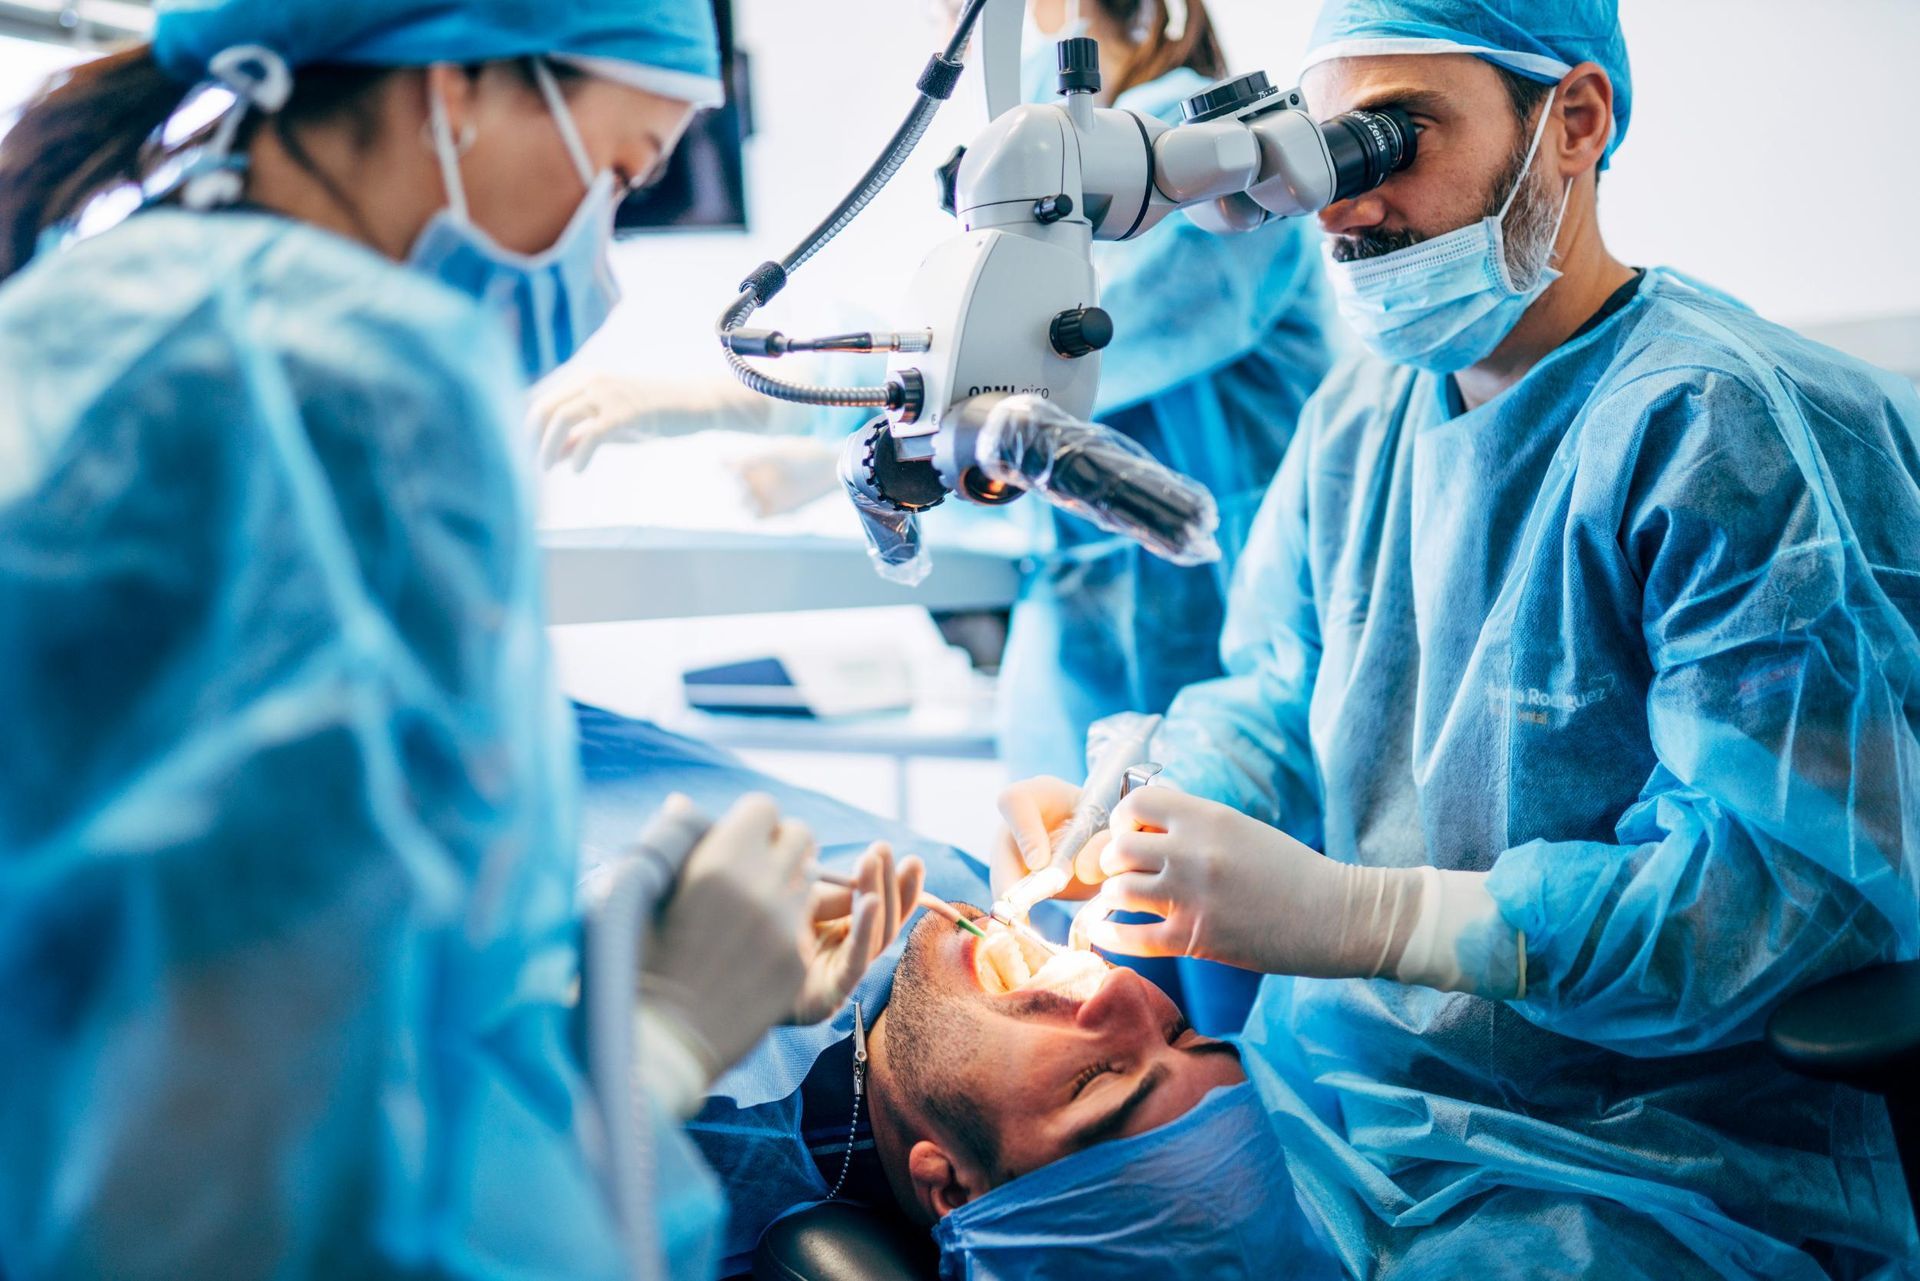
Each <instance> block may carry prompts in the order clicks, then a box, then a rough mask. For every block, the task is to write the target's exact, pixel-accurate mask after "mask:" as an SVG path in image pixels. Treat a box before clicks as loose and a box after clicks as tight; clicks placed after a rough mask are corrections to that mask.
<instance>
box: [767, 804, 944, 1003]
mask: <svg viewBox="0 0 1920 1281" xmlns="http://www.w3.org/2000/svg"><path fill="white" fill-rule="evenodd" d="M926 874H927V869H926V865H925V864H923V863H922V862H921V861H920V860H919V859H917V858H913V857H908V858H903V859H901V860H900V861H899V862H898V863H895V862H894V859H893V847H892V846H890V845H888V844H887V843H886V842H884V841H879V842H875V843H874V844H873V845H872V846H871V847H870V848H868V850H867V852H866V853H865V854H862V855H861V856H860V861H859V862H858V863H857V864H855V865H854V870H853V880H854V888H853V889H850V890H849V889H843V888H841V887H840V886H837V885H816V886H814V887H813V898H812V903H811V911H810V912H809V914H808V921H807V924H806V925H805V927H804V928H802V930H801V932H800V955H801V957H802V959H803V960H804V962H805V964H806V969H807V978H806V982H805V983H804V984H803V985H802V986H801V988H800V999H799V1000H798V1001H796V1002H795V1003H794V1007H793V1021H794V1022H795V1023H818V1022H820V1021H821V1020H822V1019H826V1018H831V1017H832V1016H833V1013H834V1011H835V1010H838V1009H839V1008H840V1003H841V1002H842V1001H845V1000H846V999H847V997H849V996H851V995H852V994H853V989H854V987H855V986H856V985H857V984H858V983H859V982H860V979H861V977H862V976H863V975H865V974H866V972H867V967H868V966H870V965H872V964H873V963H874V961H875V960H877V959H878V958H879V956H880V954H881V953H882V952H884V951H886V950H887V948H888V946H889V945H891V944H892V942H893V939H894V936H895V935H897V934H898V933H900V926H901V924H902V923H904V922H905V921H906V919H907V918H908V917H909V916H912V915H913V909H914V905H915V903H916V901H917V900H918V899H919V897H920V887H921V885H922V883H923V882H924V881H925V880H926Z"/></svg>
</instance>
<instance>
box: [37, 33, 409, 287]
mask: <svg viewBox="0 0 1920 1281" xmlns="http://www.w3.org/2000/svg"><path fill="white" fill-rule="evenodd" d="M392 74H393V70H392V69H391V68H388V67H358V66H312V67H302V68H301V69H300V73H299V75H297V76H296V77H295V78H294V89H293V96H292V98H291V99H289V101H288V102H287V105H286V107H285V108H284V109H283V110H281V111H280V112H279V113H278V114H276V115H274V116H273V117H272V124H273V129H274V133H275V135H276V136H277V137H278V139H279V141H280V143H281V145H282V146H283V147H285V148H286V150H287V153H288V154H289V155H291V156H292V157H293V159H294V161H295V162H296V163H298V164H299V165H300V166H301V167H302V168H304V169H305V170H307V172H308V173H310V174H312V175H313V176H314V177H315V178H316V179H317V180H318V181H319V182H320V183H321V185H322V186H323V187H325V188H326V189H327V191H328V192H329V193H330V194H331V195H332V197H333V198H334V199H335V200H336V201H338V202H340V203H341V204H342V205H343V206H344V207H346V208H347V210H348V212H349V213H354V212H355V211H354V210H353V208H352V206H351V203H350V202H348V201H347V200H346V197H345V193H343V192H341V191H340V190H339V189H338V188H337V187H336V185H335V184H334V183H333V182H332V180H331V179H329V178H328V177H327V176H326V175H325V174H323V173H321V172H320V171H319V170H318V169H317V168H316V167H315V166H314V165H313V163H312V161H311V160H310V159H309V157H308V155H307V152H306V148H304V147H303V146H301V145H300V141H299V138H298V136H297V134H296V130H297V129H298V128H299V127H300V126H302V125H306V124H313V123H319V122H321V121H325V120H332V119H336V118H339V117H341V116H343V115H344V116H347V117H349V118H350V119H351V121H352V123H353V125H354V128H355V141H356V143H357V145H360V146H363V147H364V146H366V145H367V144H368V143H370V142H371V141H372V138H373V135H374V133H375V131H376V128H377V118H376V112H375V106H374V101H373V90H374V89H375V88H377V87H378V86H379V85H380V84H382V83H384V82H385V81H386V79H387V78H388V77H389V76H391V75H392ZM193 92H194V86H192V85H183V84H181V83H180V82H179V81H178V80H176V79H174V78H173V77H172V76H170V75H168V74H167V73H166V72H165V71H162V70H161V69H160V64H159V63H158V62H156V61H155V60H154V57H153V47H152V46H151V45H137V46H135V47H133V48H131V49H127V50H125V51H123V52H120V53H113V54H108V55H107V56H106V57H103V58H97V59H95V60H94V61H92V62H86V63H82V64H81V65H79V66H77V67H74V68H72V69H71V70H68V71H66V72H63V73H61V74H60V75H58V76H56V77H54V78H53V79H52V80H50V81H48V82H47V84H46V85H45V86H44V87H43V88H42V89H41V90H40V92H39V94H38V95H37V96H35V98H34V99H33V101H32V102H30V103H28V104H27V107H26V110H25V111H23V112H22V113H21V115H20V119H19V121H18V122H17V123H15V125H14V126H13V128H12V129H11V130H10V131H9V132H8V133H7V135H6V137H5V138H4V139H3V140H0V280H5V279H6V278H7V277H9V276H11V275H13V274H14V273H15V272H17V271H19V270H20V269H21V268H22V267H25V266H26V265H27V263H28V262H29V261H30V260H31V259H32V258H33V255H34V252H35V250H36V249H38V247H39V244H40V239H41V236H42V235H43V234H44V233H45V232H46V231H47V230H48V229H49V228H51V227H59V226H63V225H66V224H68V223H71V222H72V221H73V220H75V219H76V218H78V217H79V216H80V214H81V213H82V212H83V211H84V210H85V209H86V207H87V206H88V205H89V204H90V203H92V201H93V200H94V199H95V198H96V197H98V196H101V195H103V194H105V193H106V192H109V191H112V190H115V189H116V188H120V187H126V186H139V185H141V184H143V183H145V182H146V180H147V179H148V178H149V177H151V176H152V175H153V174H154V173H155V172H156V171H158V170H159V169H160V168H161V167H162V166H164V165H166V164H167V163H168V162H170V161H172V160H175V159H177V158H178V157H180V156H181V155H183V154H184V153H186V152H189V151H192V150H193V149H194V148H196V147H198V146H200V145H201V144H202V143H203V142H204V141H205V139H206V136H207V134H208V132H209V130H206V129H203V130H201V131H199V132H198V133H195V134H194V135H192V136H191V137H186V138H178V139H173V140H170V141H169V140H166V139H163V138H162V136H161V134H162V131H163V129H164V127H165V125H166V123H167V122H168V121H169V120H171V119H172V118H173V116H174V114H175V113H176V112H178V111H179V110H180V108H181V107H182V106H183V105H184V104H185V103H186V100H187V98H188V97H189V96H191V95H192V94H193ZM260 123H261V117H260V116H259V115H258V114H257V113H255V114H250V115H249V116H248V119H247V122H246V127H245V128H243V129H242V131H241V134H240V137H239V139H238V140H237V142H236V148H237V150H239V151H244V150H245V148H246V146H247V144H248V142H249V141H250V140H251V138H252V135H253V132H254V130H255V129H257V128H258V127H259V125H260ZM356 216H357V214H356Z"/></svg>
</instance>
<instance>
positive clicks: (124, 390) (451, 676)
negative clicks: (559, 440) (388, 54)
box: [0, 210, 671, 1278]
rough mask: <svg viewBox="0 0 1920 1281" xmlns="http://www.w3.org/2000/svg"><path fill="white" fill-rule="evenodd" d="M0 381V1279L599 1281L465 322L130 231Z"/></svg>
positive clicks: (614, 1269) (569, 941) (503, 354)
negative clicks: (0, 1155)
mask: <svg viewBox="0 0 1920 1281" xmlns="http://www.w3.org/2000/svg"><path fill="white" fill-rule="evenodd" d="M0 367H4V368H5V369H6V370H7V371H8V374H7V377H8V393H7V396H6V400H5V404H4V405H0V462H4V466H0V653H4V655H5V657H6V661H5V662H4V663H0V707H4V708H5V709H6V722H5V730H4V733H0V1046H4V1047H5V1051H4V1053H0V1152H4V1159H0V1270H3V1271H5V1272H6V1273H7V1274H8V1275H10V1276H18V1277H28V1276H75V1275H89V1276H112V1277H149V1276H151V1277H186V1276H209V1275H227V1274H236V1275H238V1274H246V1275H261V1276H264V1275H269V1274H274V1275H304V1276H342V1277H345V1276H353V1277H389V1276H410V1277H412V1276H421V1275H434V1276H462V1277H488V1276H512V1277H516V1278H532V1277H556V1278H558V1277H567V1278H580V1277H608V1278H612V1277H622V1276H624V1275H625V1274H626V1259H625V1253H624V1243H623V1241H622V1238H621V1236H620V1234H619V1227H618V1224H617V1223H615V1222H614V1221H613V1219H612V1217H611V1215H610V1212H609V1209H608V1201H607V1199H606V1197H605V1194H604V1191H603V1188H602V1186H601V1184H600V1181H599V1179H598V1178H597V1177H596V1175H595V1172H594V1171H593V1170H592V1169H591V1168H589V1165H588V1162H587V1158H586V1156H585V1155H584V1153H585V1152H586V1151H587V1150H588V1147H589V1145H588V1144H585V1143H583V1134H584V1133H586V1132H587V1131H589V1130H590V1129H591V1127H592V1125H593V1117H594V1115H595V1109H594V1108H593V1106H592V1104H591V1100H590V1098H589V1096H588V1089H587V1085H586V1082H585V1080H584V1077H583V1074H582V1070H581V1068H580V1066H579V1061H578V1058H577V1055H576V1054H575V1053H574V1051H573V1050H572V1048H571V1044H570V1041H571V1030H570V1025H571V1019H572V1011H571V1003H572V995H571V987H572V982H573V979H574V976H575V974H576V972H577V959H578V951H577V934H578V919H577V916H576V913H575V910H574V881H575V874H576V869H577V856H576V847H575V845H574V843H573V839H572V817H573V802H574V798H575V796H576V794H577V783H576V775H575V772H574V760H575V757H574V753H573V750H572V737H571V727H570V726H569V724H568V723H567V719H566V715H565V708H564V705H563V704H561V703H560V701H559V700H558V699H557V697H556V696H555V695H554V692H553V687H552V681H551V676H550V670H549V664H548V657H547V648H546V637H545V632H544V628H543V627H542V606H541V601H540V581H541V580H540V575H539V565H538V562H537V552H536V548H535V546H534V542H533V539H532V537H531V532H530V531H531V528H532V525H531V516H530V504H529V502H528V500H527V496H526V495H525V494H524V493H523V489H522V486H523V477H522V475H521V474H520V471H521V469H520V468H519V466H518V464H517V463H516V461H515V452H514V451H515V444H514V441H515V436H514V433H513V431H512V428H514V427H517V426H518V424H517V422H516V423H512V424H510V423H509V421H508V415H509V414H510V412H511V411H512V407H513V406H515V405H516V404H517V403H518V402H519V397H520V395H521V388H520V386H519V384H518V380H517V375H515V374H513V373H512V372H510V371H515V370H517V369H518V367H519V362H518V360H517V359H516V358H515V357H514V354H513V352H512V350H511V349H510V348H509V346H508V344H507V339H506V334H505V331H504V329H503V327H502V326H501V325H500V322H499V320H498V319H497V318H496V317H495V316H494V315H493V314H492V313H489V312H484V311H482V310H481V309H480V308H479V307H478V306H476V305H475V304H474V302H473V301H472V300H470V299H468V298H467V297H465V296H463V295H460V294H457V293H455V292H453V291H452V290H450V289H447V288H446V287H444V286H442V285H440V284H438V283H435V282H433V281H431V280H429V279H427V278H426V277H424V276H422V275H421V274H419V273H417V272H414V271H411V270H408V269H407V268H404V267H402V266H399V265H397V264H395V263H393V262H391V261H389V260H387V259H386V258H383V257H381V256H379V255H377V254H375V253H374V252H373V251H371V250H369V249H366V248H363V247H361V246H359V245H357V244H353V243H351V242H349V241H347V240H344V239H342V238H340V237H337V236H334V235H331V234H328V233H325V232H322V231H318V230H315V229H312V228H309V227H307V226H305V225H303V224H299V223H296V222H292V221H288V220H285V219H282V218H278V217H272V216H268V215H264V214H250V213H241V212H232V213H224V214H213V215H199V214H190V213H184V212H175V211H168V210H155V211H151V212H147V213H142V214H138V215H136V216H135V217H134V218H132V219H131V220H130V221H129V222H127V223H125V224H124V225H122V226H120V227H118V228H115V229H114V230H111V231H108V232H105V233H103V234H101V235H99V236H98V237H96V238H93V239H90V240H85V241H82V242H80V243H78V244H76V245H74V246H73V247H71V248H69V249H66V250H64V251H62V252H61V253H59V254H58V255H55V256H51V257H43V258H42V259H41V260H38V261H36V262H35V263H34V264H33V265H32V266H30V267H29V268H28V269H27V270H26V271H25V272H23V273H22V274H20V275H19V276H16V277H15V278H14V279H12V280H11V281H9V282H8V284H7V286H6V288H5V289H4V290H0ZM601 1146H603V1144H602V1145H601ZM669 1235H671V1234H669Z"/></svg>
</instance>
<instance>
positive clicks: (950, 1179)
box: [907, 1139, 987, 1219]
mask: <svg viewBox="0 0 1920 1281" xmlns="http://www.w3.org/2000/svg"><path fill="white" fill-rule="evenodd" d="M907 1177H908V1178H909V1179H911V1180H913V1195H914V1198H915V1199H916V1200H917V1201H919V1203H920V1208H921V1209H922V1210H924V1211H926V1213H927V1215H928V1217H929V1218H933V1219H941V1218H945V1217H946V1216H947V1215H948V1214H951V1213H952V1212H953V1211H955V1210H958V1209H959V1208H960V1207H961V1206H963V1205H965V1204H966V1203H967V1202H969V1201H971V1200H973V1199H974V1198H975V1197H977V1196H979V1195H980V1194H981V1193H983V1192H985V1191H986V1190H987V1183H986V1178H985V1177H984V1175H983V1174H982V1173H981V1172H980V1171H978V1170H973V1169H971V1168H969V1167H967V1166H966V1165H964V1164H962V1163H961V1162H959V1161H957V1160H955V1159H954V1157H953V1155H952V1154H951V1153H949V1152H948V1151H947V1150H946V1149H945V1148H943V1147H941V1146H940V1145H939V1144H938V1143H937V1142H935V1141H934V1140H932V1139H921V1140H920V1141H919V1142H918V1143H915V1144H914V1145H913V1148H912V1150H910V1151H909V1152H908V1153H907Z"/></svg>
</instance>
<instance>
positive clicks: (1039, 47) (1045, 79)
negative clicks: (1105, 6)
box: [1020, 0, 1087, 102]
mask: <svg viewBox="0 0 1920 1281" xmlns="http://www.w3.org/2000/svg"><path fill="white" fill-rule="evenodd" d="M1025 12H1026V25H1025V26H1024V27H1023V28H1022V29H1021V34H1020V100H1021V101H1022V102H1052V101H1053V100H1054V98H1056V97H1058V96H1059V90H1060V55H1059V54H1058V53H1056V52H1055V51H1054V46H1055V45H1057V44H1059V43H1060V42H1061V41H1062V40H1075V39H1078V38H1079V37H1081V36H1084V35H1086V34H1087V20H1086V19H1085V18H1083V17H1081V16H1080V0H1067V21H1066V24H1065V25H1064V26H1062V27H1061V28H1060V29H1059V30H1058V31H1055V32H1053V33H1052V34H1051V35H1049V34H1048V33H1047V32H1045V31H1042V30H1041V29H1040V24H1039V23H1037V22H1035V21H1034V20H1033V5H1032V4H1031V3H1029V4H1028V5H1027V7H1026V11H1025Z"/></svg>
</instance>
